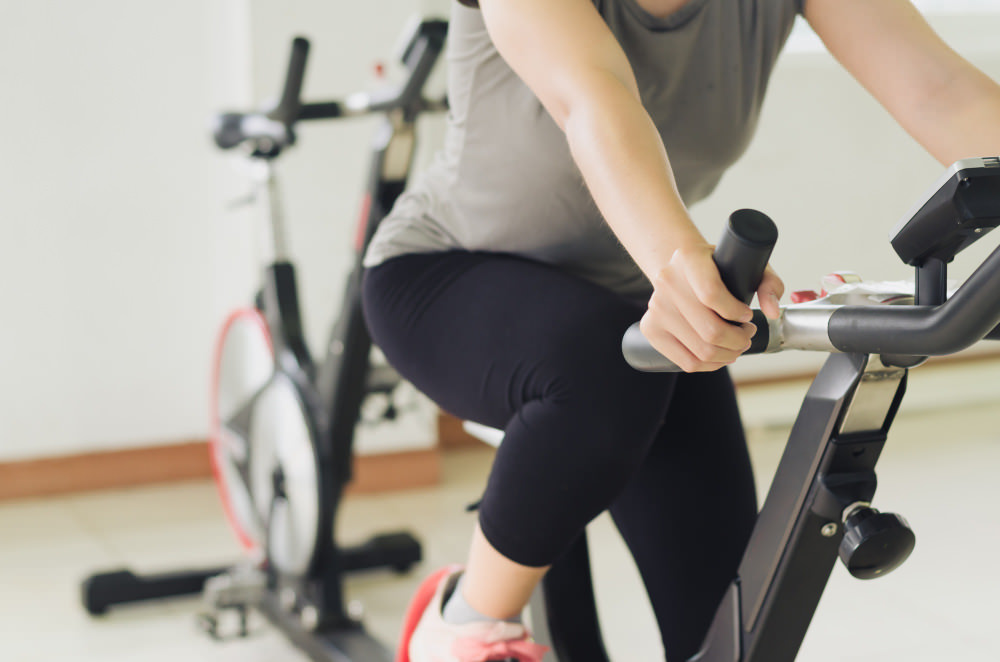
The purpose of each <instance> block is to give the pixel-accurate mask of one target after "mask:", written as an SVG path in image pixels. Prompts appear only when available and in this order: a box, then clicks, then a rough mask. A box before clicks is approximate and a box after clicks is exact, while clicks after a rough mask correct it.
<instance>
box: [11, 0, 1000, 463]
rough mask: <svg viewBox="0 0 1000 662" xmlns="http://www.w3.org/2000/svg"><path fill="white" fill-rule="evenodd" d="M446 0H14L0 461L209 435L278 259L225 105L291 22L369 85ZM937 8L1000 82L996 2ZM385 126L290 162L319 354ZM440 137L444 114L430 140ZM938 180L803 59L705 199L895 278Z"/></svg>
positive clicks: (781, 260)
mask: <svg viewBox="0 0 1000 662" xmlns="http://www.w3.org/2000/svg"><path fill="white" fill-rule="evenodd" d="M969 1H971V0H969ZM946 4H948V6H949V7H951V8H954V7H955V6H956V5H954V4H953V3H946ZM991 4H992V3H991ZM984 7H985V5H984ZM442 9H446V3H445V2H443V0H422V1H421V0H380V1H379V2H375V3H365V2H360V3H342V2H318V1H316V0H310V1H309V2H307V1H306V0H291V1H285V2H281V3H277V2H269V1H267V0H211V1H210V2H199V1H196V0H181V1H180V2H175V3H167V4H164V3H156V4H155V5H154V4H152V3H137V2H126V1H125V0H94V1H92V2H88V3H76V2H71V1H70V0H40V1H38V2H33V3H5V5H4V11H3V21H2V22H0V80H2V81H3V90H4V94H5V103H4V104H2V105H0V126H3V127H4V128H5V129H6V130H5V132H4V148H5V149H4V156H5V158H4V159H3V161H2V163H0V181H2V182H4V184H5V185H4V186H3V188H2V189H0V191H2V193H0V219H2V220H0V223H2V227H3V233H2V234H0V283H3V285H2V292H3V295H4V302H3V303H4V307H3V313H2V323H0V375H2V379H0V461H2V460H7V459H14V458H25V457H36V456H46V455H56V454H62V453H74V452H82V451H87V450H94V449H101V448H114V447H121V446H134V445H142V444H151V443H157V442H161V441H173V440H177V439H185V438H197V437H203V436H204V435H205V433H206V423H205V421H206V420H207V406H206V400H207V398H206V392H207V378H208V363H209V356H210V353H211V345H212V342H213V339H214V333H215V329H216V327H217V325H218V323H219V321H220V320H221V318H222V316H223V314H224V311H225V310H226V309H228V308H229V307H230V306H232V305H233V304H234V303H240V302H242V301H245V300H246V297H247V295H248V293H249V291H250V287H251V285H250V283H252V281H253V280H254V276H255V269H256V267H255V262H254V259H253V257H254V251H253V245H254V244H253V237H254V235H253V232H252V230H251V228H250V225H249V224H250V222H251V220H252V217H251V215H250V214H249V213H247V212H246V211H244V212H239V213H228V212H225V211H224V206H225V203H226V202H227V201H228V200H229V199H231V198H233V197H235V196H237V195H239V194H241V193H243V192H244V187H245V184H244V180H243V178H242V176H240V174H239V172H238V171H235V170H233V169H232V168H231V167H230V165H231V164H230V161H231V159H228V158H225V157H223V156H221V155H219V154H218V153H217V152H216V151H215V150H214V149H213V148H212V147H211V144H210V142H209V140H208V137H207V132H206V125H207V118H208V117H210V115H211V114H212V113H213V112H214V111H216V110H218V109H220V108H227V107H228V108H245V107H247V106H248V105H249V104H250V103H251V101H252V100H257V99H260V98H262V97H267V96H271V95H273V94H275V93H276V91H277V87H278V84H279V81H280V77H281V72H282V70H283V67H284V61H285V57H286V55H287V48H288V41H289V39H290V36H291V35H292V34H296V33H303V34H305V35H307V36H309V37H311V38H312V41H313V58H312V62H311V63H310V69H309V72H308V77H307V82H306V98H308V99H318V98H325V97H326V96H339V95H341V94H343V93H345V92H348V91H352V90H354V89H356V88H358V87H359V86H364V85H365V84H366V80H367V74H366V70H367V68H368V64H369V63H370V62H371V61H373V60H374V59H376V58H379V57H383V56H385V54H386V53H387V52H388V51H389V49H390V47H391V45H392V44H393V43H394V41H395V38H396V34H397V31H398V29H399V27H400V26H401V24H402V23H403V20H404V18H405V17H406V16H408V15H410V14H411V13H412V12H413V11H414V10H423V11H427V10H431V11H435V10H436V11H439V12H440V11H442ZM934 23H935V25H937V26H939V27H940V28H941V30H942V32H943V33H944V34H945V36H946V37H948V38H950V40H951V41H952V43H954V44H955V45H956V46H957V47H958V48H959V49H960V50H961V51H962V52H963V53H965V54H966V55H967V56H968V57H969V58H970V59H972V60H973V61H974V62H976V63H977V64H979V65H981V66H982V67H984V68H985V69H986V70H987V71H988V72H989V73H990V74H991V75H992V76H993V77H994V78H998V79H1000V48H997V47H996V46H995V39H994V35H995V34H997V32H998V28H1000V18H998V16H997V14H996V13H995V11H994V12H993V13H990V12H989V11H987V10H986V9H984V11H983V13H982V14H981V15H978V16H975V17H973V18H971V19H970V18H954V17H948V16H938V17H936V18H935V19H934ZM807 41H808V40H807ZM370 128H371V124H370V123H366V122H362V121H354V122H350V123H343V124H342V125H341V126H336V125H333V124H326V125H315V126H303V127H302V131H301V143H300V145H299V146H298V147H296V149H295V150H294V151H292V152H291V153H289V155H288V157H287V159H286V160H285V163H284V166H283V168H284V171H285V175H286V177H285V180H286V197H287V199H288V201H289V209H288V214H289V224H290V229H291V234H292V247H293V251H294V252H295V254H296V256H297V258H298V259H299V261H300V262H301V270H302V275H301V278H302V281H303V288H304V292H303V294H304V299H305V308H306V324H307V334H308V337H309V340H310V342H311V343H312V345H313V347H314V348H315V349H317V350H318V349H319V348H321V347H322V343H323V341H324V340H325V329H326V327H327V325H328V324H329V320H330V316H331V315H332V313H333V311H334V309H335V306H336V304H337V302H338V301H339V299H340V288H341V286H342V285H341V278H342V274H343V272H344V269H345V268H346V260H347V258H348V249H347V238H348V237H350V234H351V227H352V225H353V221H354V218H355V214H356V211H357V204H358V203H357V200H358V191H359V190H360V189H361V186H362V179H361V178H362V176H363V170H361V169H360V167H359V164H361V163H362V162H363V159H364V158H365V157H366V154H367V145H368V141H369V137H370ZM439 131H440V122H439V121H438V122H437V123H436V124H435V123H434V122H432V123H431V125H430V126H429V127H428V130H427V131H426V132H425V133H426V135H427V142H428V143H433V142H434V136H435V135H436V133H439ZM939 171H940V168H939V167H938V166H937V165H936V164H935V163H933V161H931V160H930V159H929V158H928V157H926V156H924V155H923V154H922V153H921V152H920V150H919V149H918V148H916V147H913V146H912V145H911V144H910V141H909V140H908V139H907V138H906V137H905V136H903V135H902V134H901V133H900V132H899V131H898V130H897V129H895V128H894V127H893V125H892V124H891V122H890V121H889V120H887V119H886V118H885V116H884V114H883V112H882V111H881V110H880V109H879V108H878V107H877V106H875V105H874V104H873V102H871V101H870V100H869V99H868V98H867V97H866V96H865V95H864V93H863V92H861V91H860V90H859V89H858V88H857V86H856V85H855V84H854V83H853V82H852V81H850V80H849V79H848V78H847V77H846V75H845V74H843V73H842V72H840V71H839V70H838V69H837V68H836V66H835V65H833V64H832V62H831V61H830V59H829V57H828V56H826V55H824V54H820V53H809V52H790V53H788V54H787V55H786V56H785V57H784V59H783V61H782V63H781V65H780V68H779V70H778V72H777V74H776V76H775V79H774V83H773V85H772V91H771V96H770V99H769V101H768V105H767V108H766V109H765V114H764V118H763V121H762V125H761V131H760V135H759V137H758V139H757V141H756V142H755V144H754V146H753V147H752V148H751V151H750V153H748V155H747V156H746V158H745V159H744V161H742V162H741V163H740V164H739V165H738V166H737V167H736V168H735V169H734V170H733V171H732V172H731V173H730V175H728V176H727V178H726V180H725V181H724V182H723V185H722V187H721V188H720V190H719V192H718V194H717V195H716V197H715V198H714V199H713V200H711V201H709V202H706V203H705V204H704V205H701V206H700V207H698V208H697V209H696V210H695V212H696V216H697V217H698V218H699V219H700V220H701V221H703V222H704V224H705V227H706V233H707V234H708V235H709V236H714V235H715V234H716V233H717V230H716V229H715V228H717V227H718V226H719V224H720V223H721V221H722V220H723V219H724V218H725V217H726V216H727V215H728V213H729V212H730V211H732V209H735V208H737V207H742V206H757V207H759V208H761V209H762V210H764V211H767V212H768V213H770V214H771V215H772V216H774V217H775V219H776V220H778V222H779V224H780V225H781V227H782V243H781V247H780V248H779V250H778V253H777V254H776V256H775V263H776V265H777V267H778V269H779V272H780V273H781V274H782V275H783V276H784V277H785V279H786V281H787V282H788V284H789V285H790V287H793V288H802V287H806V286H812V285H813V284H814V282H815V276H814V274H822V273H824V272H826V271H829V270H831V269H834V268H840V267H844V266H847V267H852V268H855V269H859V270H861V271H862V272H863V273H870V274H875V273H878V274H882V273H886V274H887V275H890V276H893V277H895V276H898V275H902V274H903V273H905V272H901V271H898V270H897V271H895V272H893V273H888V272H887V270H884V269H883V267H884V265H885V264H894V263H895V258H894V256H893V255H892V254H891V252H890V251H889V248H888V244H887V242H886V241H885V233H886V232H887V231H888V229H889V228H890V227H891V226H892V225H893V224H894V223H895V221H896V220H897V219H898V217H899V215H900V214H902V213H903V212H904V211H905V210H906V209H907V208H908V207H909V205H910V203H911V202H912V201H913V199H914V198H915V197H916V196H918V195H919V194H920V193H922V192H923V190H924V189H925V188H926V187H927V186H929V185H930V184H931V183H932V182H933V180H934V179H935V177H936V176H937V174H938V172H939ZM713 224H714V225H713ZM983 243H990V242H989V241H988V240H987V241H985V242H983ZM825 256H829V257H825ZM773 365H775V366H777V365H778V364H777V363H774V364H773ZM746 369H747V370H751V371H752V370H754V369H756V368H752V367H748V368H746ZM761 369H768V368H761ZM397 441H398V440H397ZM394 443H397V442H396V441H389V442H387V441H385V440H382V441H379V442H372V445H371V446H369V448H370V449H380V448H386V447H389V446H392V445H393V444H394Z"/></svg>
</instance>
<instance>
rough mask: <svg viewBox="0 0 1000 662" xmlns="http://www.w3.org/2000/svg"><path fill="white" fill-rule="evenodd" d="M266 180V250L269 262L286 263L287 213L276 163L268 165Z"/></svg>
mask: <svg viewBox="0 0 1000 662" xmlns="http://www.w3.org/2000/svg"><path fill="white" fill-rule="evenodd" d="M266 168H267V170H266V178H265V182H264V186H263V193H264V195H265V196H266V197H267V207H266V209H267V214H268V217H267V226H268V227H269V229H270V233H269V234H267V233H265V241H266V243H265V248H266V249H269V252H270V257H271V258H272V259H270V260H268V262H284V261H287V259H288V255H289V252H288V236H287V232H286V229H285V211H284V206H283V205H282V200H281V187H280V186H279V185H278V176H277V173H276V171H275V165H274V163H272V162H270V161H268V162H267V163H266Z"/></svg>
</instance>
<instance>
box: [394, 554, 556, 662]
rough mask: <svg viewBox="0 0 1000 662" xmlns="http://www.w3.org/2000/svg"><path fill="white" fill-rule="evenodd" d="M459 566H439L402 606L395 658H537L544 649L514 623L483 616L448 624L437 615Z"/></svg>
mask: <svg viewBox="0 0 1000 662" xmlns="http://www.w3.org/2000/svg"><path fill="white" fill-rule="evenodd" d="M461 570H462V568H461V567H459V566H449V567H447V568H442V569H441V570H438V571H437V572H435V573H434V574H432V575H431V576H430V577H428V578H427V579H425V580H424V582H423V584H421V585H420V587H419V588H418V589H417V593H416V595H415V596H414V597H413V601H412V602H411V603H410V606H409V608H408V609H407V611H406V618H405V620H404V622H403V634H402V636H401V637H400V642H399V650H398V651H397V653H396V662H489V661H490V660H517V661H518V662H542V656H543V655H545V653H546V651H548V648H547V647H546V646H540V645H539V644H536V643H534V642H533V641H531V635H530V634H529V633H528V630H527V628H525V627H524V626H523V625H520V624H518V623H504V622H502V621H501V622H494V621H487V622H481V623H466V624H464V625H452V624H451V623H445V622H444V619H443V618H442V617H441V609H442V607H443V606H444V605H443V604H442V603H443V600H444V594H445V591H446V590H448V589H450V588H451V587H452V586H454V579H455V577H456V575H457V574H458V573H459V572H460V571H461Z"/></svg>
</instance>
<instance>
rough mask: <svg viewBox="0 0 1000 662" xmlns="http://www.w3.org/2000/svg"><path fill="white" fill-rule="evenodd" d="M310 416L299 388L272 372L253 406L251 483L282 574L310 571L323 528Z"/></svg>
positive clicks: (271, 551) (269, 552) (271, 554)
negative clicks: (272, 374) (269, 379)
mask: <svg viewBox="0 0 1000 662" xmlns="http://www.w3.org/2000/svg"><path fill="white" fill-rule="evenodd" d="M312 421H313V419H312V418H311V417H310V416H309V415H308V412H307V406H306V403H305V400H304V398H303V395H302V391H301V389H300V388H299V387H298V386H297V385H296V384H295V383H294V382H293V381H292V379H291V378H290V377H289V376H288V375H286V374H285V373H282V372H278V373H275V375H274V377H273V378H272V379H271V381H270V382H269V383H268V384H267V386H265V387H264V390H263V391H262V392H261V393H260V396H259V397H258V398H257V403H256V406H255V407H254V413H253V421H252V423H251V426H250V439H251V444H250V447H251V449H252V452H253V453H254V455H253V460H252V462H251V463H250V487H251V490H252V492H253V499H254V503H255V504H257V506H258V515H259V516H260V517H261V519H262V520H263V521H265V522H267V556H268V559H269V561H270V563H271V565H272V566H274V568H275V569H277V570H279V571H280V572H282V573H284V574H286V575H296V576H302V575H305V574H306V573H307V572H308V571H309V569H310V567H311V566H312V562H313V560H314V559H315V557H316V553H317V549H318V547H319V543H320V538H321V532H322V531H324V530H325V529H324V528H323V526H322V524H323V522H324V521H326V519H325V518H326V514H325V513H324V511H323V502H322V498H321V494H322V486H321V485H320V473H319V457H318V456H317V452H316V443H315V439H316V437H315V434H316V430H315V427H314V424H313V423H312Z"/></svg>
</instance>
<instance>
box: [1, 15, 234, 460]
mask: <svg viewBox="0 0 1000 662" xmlns="http://www.w3.org/2000/svg"><path fill="white" fill-rule="evenodd" d="M239 14H240V5H239V3H236V2H224V1H223V0H216V1H215V2H211V3H204V2H200V1H198V0H183V1H181V2H174V3H166V4H164V3H157V4H156V5H155V6H154V5H152V4H150V3H132V2H123V1H121V0H95V1H93V2H86V3H78V2H70V1H68V0H63V1H54V0H49V1H44V2H32V3H4V10H3V20H2V21H0V63H2V64H0V67H2V72H0V80H2V81H3V83H2V84H3V91H4V103H3V104H2V106H0V126H3V127H4V158H3V159H2V161H0V181H2V182H3V187H2V191H3V193H2V195H0V219H2V223H3V233H2V235H0V283H2V284H3V285H2V290H3V293H4V308H3V323H2V324H0V348H2V349H0V356H2V359H0V361H2V365H0V374H2V381H0V459H9V458H19V457H29V456H38V455H51V454H58V453H64V452H77V451H81V450H87V449H92V448H97V447H114V446H121V445H133V444H135V443H136V442H140V443H150V442H156V441H160V440H176V439H178V438H189V437H192V436H201V435H203V428H204V425H202V424H201V423H200V422H201V421H204V420H205V411H204V409H205V407H204V404H203V403H204V401H205V398H204V397H202V396H203V395H204V393H205V391H206V373H207V371H206V369H205V367H204V366H206V365H207V361H208V355H209V345H210V337H211V333H212V323H213V319H212V318H213V315H212V307H213V301H212V289H211V283H212V278H211V274H212V261H213V259H214V257H215V253H216V247H215V245H214V241H213V239H214V237H213V231H212V223H213V213H214V212H215V210H217V209H218V188H219V187H218V185H217V183H216V175H215V170H214V168H213V167H212V159H213V158H214V155H213V154H212V151H211V149H210V147H209V143H208V140H207V139H206V118H207V117H208V116H209V113H210V111H211V110H213V109H214V108H216V107H217V105H218V103H219V100H220V98H221V97H222V96H232V95H233V93H234V92H235V91H238V90H239V87H240V86H239V84H238V78H239V75H238V70H237V74H236V77H235V78H233V77H232V76H233V72H231V71H229V72H223V71H220V70H221V69H226V65H227V62H228V61H230V60H231V59H232V55H233V54H234V52H233V51H232V50H231V49H233V48H237V47H238V46H239V42H240V40H239V39H238V38H237V39H234V34H233V32H232V31H231V28H233V27H236V26H237V25H238V21H239ZM235 36H237V37H238V34H237V35H235ZM244 41H245V40H244ZM223 73H225V75H223Z"/></svg>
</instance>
